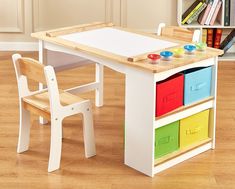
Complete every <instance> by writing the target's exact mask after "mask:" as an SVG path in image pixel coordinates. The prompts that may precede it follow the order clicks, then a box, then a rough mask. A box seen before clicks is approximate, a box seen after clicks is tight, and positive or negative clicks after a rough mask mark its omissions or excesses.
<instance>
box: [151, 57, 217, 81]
mask: <svg viewBox="0 0 235 189" xmlns="http://www.w3.org/2000/svg"><path fill="white" fill-rule="evenodd" d="M189 56H190V55H189ZM185 59H187V56H186V57H185ZM214 64H215V62H214V58H209V59H206V60H202V61H200V62H195V63H192V64H188V65H185V66H181V67H178V68H175V69H171V70H168V71H165V72H160V73H158V74H156V75H155V82H158V81H161V80H164V79H166V78H168V77H170V76H171V75H174V74H176V73H179V72H182V71H184V70H187V69H190V68H198V67H207V66H211V65H214Z"/></svg>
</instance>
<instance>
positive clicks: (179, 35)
mask: <svg viewBox="0 0 235 189" xmlns="http://www.w3.org/2000/svg"><path fill="white" fill-rule="evenodd" d="M157 34H158V35H159V36H166V37H171V38H174V39H178V40H183V41H187V42H199V41H200V30H194V31H191V30H188V29H185V28H181V27H178V26H165V24H164V23H160V24H159V26H158V31H157Z"/></svg>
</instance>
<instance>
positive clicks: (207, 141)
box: [154, 138, 212, 166]
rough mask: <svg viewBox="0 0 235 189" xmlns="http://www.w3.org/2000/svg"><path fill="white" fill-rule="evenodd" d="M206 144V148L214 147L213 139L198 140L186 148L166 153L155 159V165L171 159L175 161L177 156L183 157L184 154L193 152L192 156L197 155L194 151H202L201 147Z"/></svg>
mask: <svg viewBox="0 0 235 189" xmlns="http://www.w3.org/2000/svg"><path fill="white" fill-rule="evenodd" d="M204 146H207V148H206V149H207V150H208V149H211V148H212V139H211V138H207V139H205V140H203V141H200V142H197V143H195V144H193V145H190V146H188V147H186V148H183V149H179V150H177V151H175V152H172V153H170V154H168V155H165V156H163V157H161V158H158V159H155V160H154V165H155V166H158V165H161V164H164V163H166V162H170V161H171V160H172V161H173V160H174V159H175V158H181V156H182V155H186V156H188V154H191V155H192V154H193V155H192V156H191V157H193V156H195V155H194V153H196V151H197V154H198V152H200V147H204ZM194 151H195V152H194ZM202 152H203V151H202ZM187 153H188V154H187ZM189 158H190V157H189ZM186 159H188V158H186ZM186 159H184V160H186ZM184 160H183V161H184Z"/></svg>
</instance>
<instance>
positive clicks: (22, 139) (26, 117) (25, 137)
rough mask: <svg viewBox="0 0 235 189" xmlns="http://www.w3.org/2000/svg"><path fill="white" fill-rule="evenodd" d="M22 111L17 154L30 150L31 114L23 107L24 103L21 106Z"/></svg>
mask: <svg viewBox="0 0 235 189" xmlns="http://www.w3.org/2000/svg"><path fill="white" fill-rule="evenodd" d="M19 106H20V107H19V110H20V127H19V138H18V145H17V153H22V152H24V151H27V150H28V149H29V137H30V112H28V111H27V110H25V109H24V108H23V107H22V102H20V104H19Z"/></svg>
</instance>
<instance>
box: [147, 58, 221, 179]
mask: <svg viewBox="0 0 235 189" xmlns="http://www.w3.org/2000/svg"><path fill="white" fill-rule="evenodd" d="M207 66H212V70H213V71H212V83H211V96H210V97H208V98H206V99H203V100H201V101H197V102H195V103H194V104H191V105H189V106H183V107H181V108H178V109H176V110H174V111H172V112H169V113H167V114H166V115H163V116H160V117H159V118H158V117H157V118H155V117H154V120H153V122H154V124H153V133H155V129H157V128H160V127H164V126H165V125H167V124H169V123H173V122H175V121H178V120H181V119H184V118H186V117H189V116H192V115H195V114H197V113H199V112H202V111H204V110H207V109H209V110H210V116H209V125H208V131H209V136H208V139H205V140H203V141H198V142H197V143H195V144H193V145H191V146H188V147H187V148H184V149H179V150H177V151H175V152H172V153H169V154H167V155H165V156H163V157H161V158H158V159H154V161H153V169H152V175H151V174H148V175H149V176H153V175H154V174H156V173H159V172H161V171H163V170H165V169H167V168H170V167H172V166H174V165H176V164H178V163H180V162H183V161H185V160H187V159H189V158H191V157H194V156H195V155H197V154H200V153H202V152H205V151H207V150H209V149H214V148H215V129H216V123H215V121H216V90H217V58H210V59H207V60H203V61H200V62H197V63H195V64H193V65H192V64H191V65H187V66H183V67H180V68H178V69H172V70H169V71H167V72H162V73H159V74H156V77H155V82H154V83H156V82H159V81H161V80H163V79H166V78H167V77H170V76H171V75H173V74H175V73H178V72H181V71H184V70H187V69H190V68H196V67H207ZM156 92H157V91H155V93H156ZM152 151H154V148H153V149H152ZM145 174H146V173H145Z"/></svg>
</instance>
